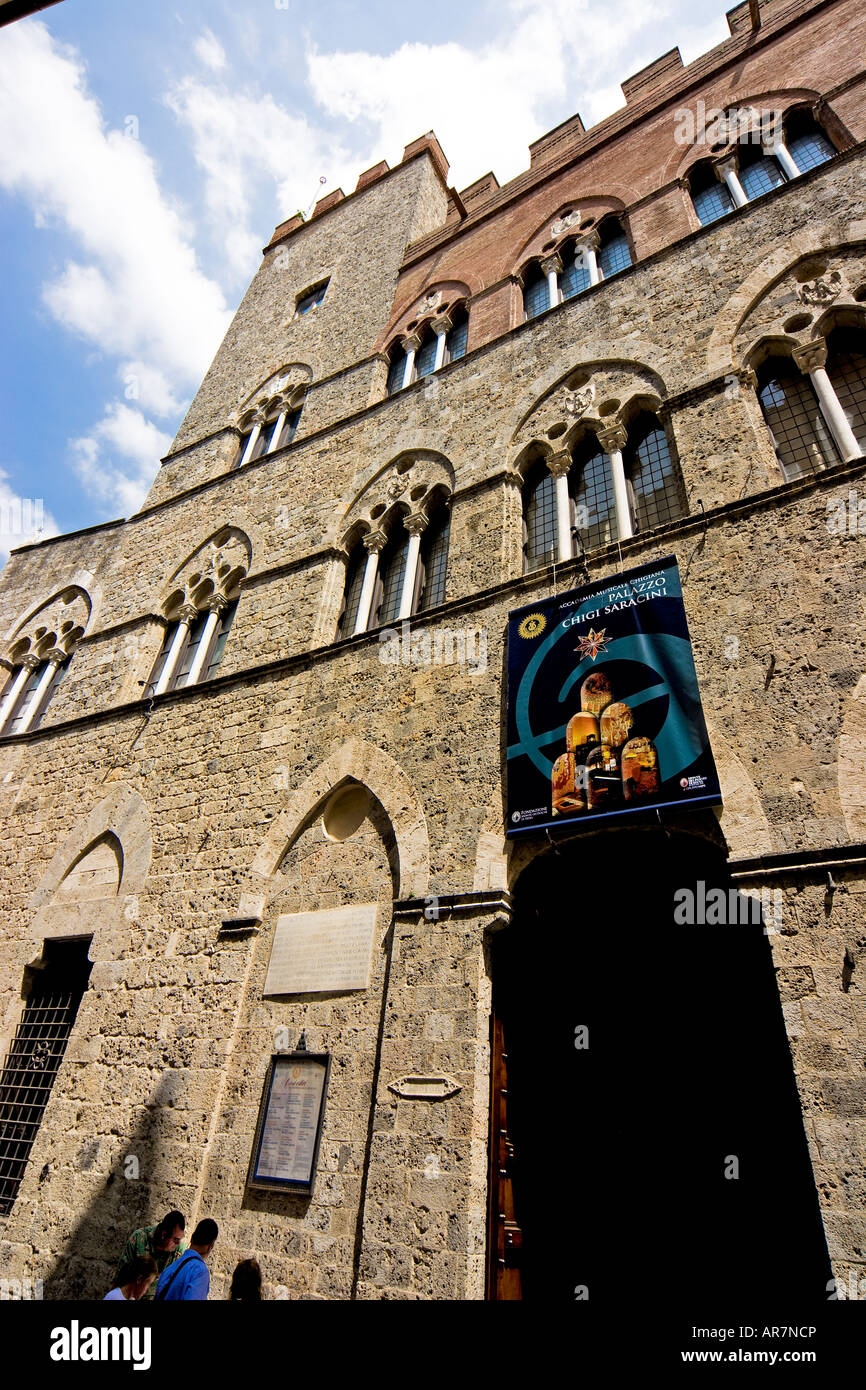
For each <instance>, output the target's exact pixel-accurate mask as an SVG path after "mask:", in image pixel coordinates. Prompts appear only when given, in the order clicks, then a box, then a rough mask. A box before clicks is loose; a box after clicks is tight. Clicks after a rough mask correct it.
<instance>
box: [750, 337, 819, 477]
mask: <svg viewBox="0 0 866 1390" xmlns="http://www.w3.org/2000/svg"><path fill="white" fill-rule="evenodd" d="M758 400H759V401H760V403H761V410H762V412H763V416H764V419H765V421H766V422H767V428H768V429H769V431H770V435H771V438H772V440H773V447H774V448H775V450H776V456H777V458H778V460H779V464H780V466H781V469H782V473H783V475H784V476H785V478H786V479H791V478H802V477H804V476H805V475H807V474H810V473H814V472H816V471H817V470H818V469H820V468H823V467H825V466H826V465H827V464H831V463H836V462H837V461H838V457H839V455H838V453H837V451H836V446H835V444H834V442H833V438H832V436H831V434H830V431H829V430H828V428H827V425H826V424H825V422H824V417H823V415H822V414H821V411H820V408H819V406H818V398H817V396H816V395H815V391H814V389H813V387H812V383H811V381H810V380H809V378H808V376H804V375H803V373H802V372H800V371H798V369H797V366H796V364H795V363H794V362H792V361H791V359H790V357H768V358H767V359H766V361H765V362H763V363H762V365H761V367H760V369H759V371H758Z"/></svg>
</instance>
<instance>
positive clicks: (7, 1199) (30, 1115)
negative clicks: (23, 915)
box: [0, 941, 90, 1216]
mask: <svg viewBox="0 0 866 1390" xmlns="http://www.w3.org/2000/svg"><path fill="white" fill-rule="evenodd" d="M89 944H90V942H89V941H87V942H82V941H46V943H45V947H44V950H43V964H42V965H41V967H39V968H37V969H34V970H33V971H32V972H30V973H31V974H32V975H34V976H35V977H36V978H35V981H34V984H33V987H32V989H31V990H30V993H29V996H28V998H27V1002H26V1003H25V1005H24V1012H23V1014H22V1016H21V1022H20V1023H19V1024H18V1028H17V1031H16V1033H15V1037H14V1038H13V1040H12V1046H11V1047H10V1049H9V1052H8V1055H7V1057H6V1061H5V1063H4V1066H3V1075H2V1077H0V1215H3V1216H8V1215H9V1213H10V1212H11V1210H12V1207H13V1205H14V1203H15V1198H16V1197H17V1196H18V1189H19V1188H20V1186H21V1182H22V1180H23V1178H24V1172H25V1169H26V1167H27V1160H28V1159H29V1157H30V1152H31V1150H32V1148H33V1144H34V1142H35V1140H36V1136H37V1134H38V1133H39V1126H40V1124H41V1123H42V1117H43V1115H44V1114H45V1108H46V1106H47V1105H48V1101H49V1099H50V1098H51V1089H52V1087H53V1085H54V1079H55V1077H56V1076H57V1072H58V1070H59V1068H60V1063H61V1062H62V1061H63V1054H64V1052H65V1051H66V1044H67V1043H68V1041H69V1035H70V1033H71V1032H72V1025H73V1024H74V1022H75V1017H76V1014H77V1013H78V1006H79V1004H80V1003H81V997H82V995H83V994H84V991H85V989H86V988H87V980H88V977H89V975H90V962H89V961H88V959H87V949H88V946H89Z"/></svg>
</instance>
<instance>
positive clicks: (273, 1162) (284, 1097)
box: [247, 1052, 331, 1194]
mask: <svg viewBox="0 0 866 1390" xmlns="http://www.w3.org/2000/svg"><path fill="white" fill-rule="evenodd" d="M330 1070H331V1057H330V1054H329V1053H327V1052H281V1053H276V1054H275V1055H274V1056H273V1057H271V1063H270V1067H269V1068H268V1075H267V1079H266V1081H265V1089H264V1094H263V1096H262V1105H261V1109H260V1111H259V1119H258V1124H257V1125H256V1137H255V1142H254V1144H253V1153H252V1158H251V1160H250V1171H249V1175H248V1177H247V1185H248V1186H249V1187H256V1188H267V1189H268V1190H270V1191H273V1190H275V1189H276V1190H280V1191H284V1192H285V1191H287V1192H300V1193H303V1194H308V1193H311V1192H312V1190H313V1183H314V1181H315V1177H316V1160H317V1158H318V1154H319V1141H320V1140H321V1137H322V1125H323V1123H324V1118H325V1098H326V1096H327V1092H328V1077H329V1074H330Z"/></svg>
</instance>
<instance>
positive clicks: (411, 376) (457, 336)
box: [387, 291, 469, 396]
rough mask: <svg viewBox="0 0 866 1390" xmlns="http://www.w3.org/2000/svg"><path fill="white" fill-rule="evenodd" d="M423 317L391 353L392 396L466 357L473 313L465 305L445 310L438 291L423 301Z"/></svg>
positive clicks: (389, 386)
mask: <svg viewBox="0 0 866 1390" xmlns="http://www.w3.org/2000/svg"><path fill="white" fill-rule="evenodd" d="M421 313H422V315H423V317H422V318H420V319H419V320H418V321H417V322H415V323H414V324H412V325H410V329H409V332H408V333H405V334H403V335H402V336H400V337H399V338H397V339H395V341H394V342H392V343H391V345H390V347H389V348H388V349H387V357H388V382H387V392H388V395H389V396H392V395H394V393H395V392H396V391H402V390H403V388H404V387H406V386H410V385H411V384H412V382H413V381H421V380H423V378H424V377H426V376H431V375H432V373H433V372H438V371H440V370H441V368H442V367H445V366H447V365H448V363H449V362H457V361H459V359H460V358H461V357H465V355H466V348H467V344H468V341H469V311H468V309H467V307H466V304H465V301H463V300H457V301H456V302H454V303H452V304H445V305H444V307H443V304H442V295H441V292H440V291H436V292H435V293H434V294H431V295H428V296H427V298H426V300H425V301H423V303H422V305H421Z"/></svg>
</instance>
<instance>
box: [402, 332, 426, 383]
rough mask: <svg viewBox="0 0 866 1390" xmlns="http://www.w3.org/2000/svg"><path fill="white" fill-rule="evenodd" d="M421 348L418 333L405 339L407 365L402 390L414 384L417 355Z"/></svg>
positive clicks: (404, 370) (404, 349)
mask: <svg viewBox="0 0 866 1390" xmlns="http://www.w3.org/2000/svg"><path fill="white" fill-rule="evenodd" d="M420 346H421V339H420V338H419V336H418V334H417V333H409V334H407V336H406V337H405V338H404V339H403V351H404V352H405V354H406V363H405V366H404V367H403V386H402V387H401V390H402V389H405V388H406V387H407V386H409V385H411V383H412V373H413V372H414V370H415V353H416V352H417V351H418V349H419V347H420Z"/></svg>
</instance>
